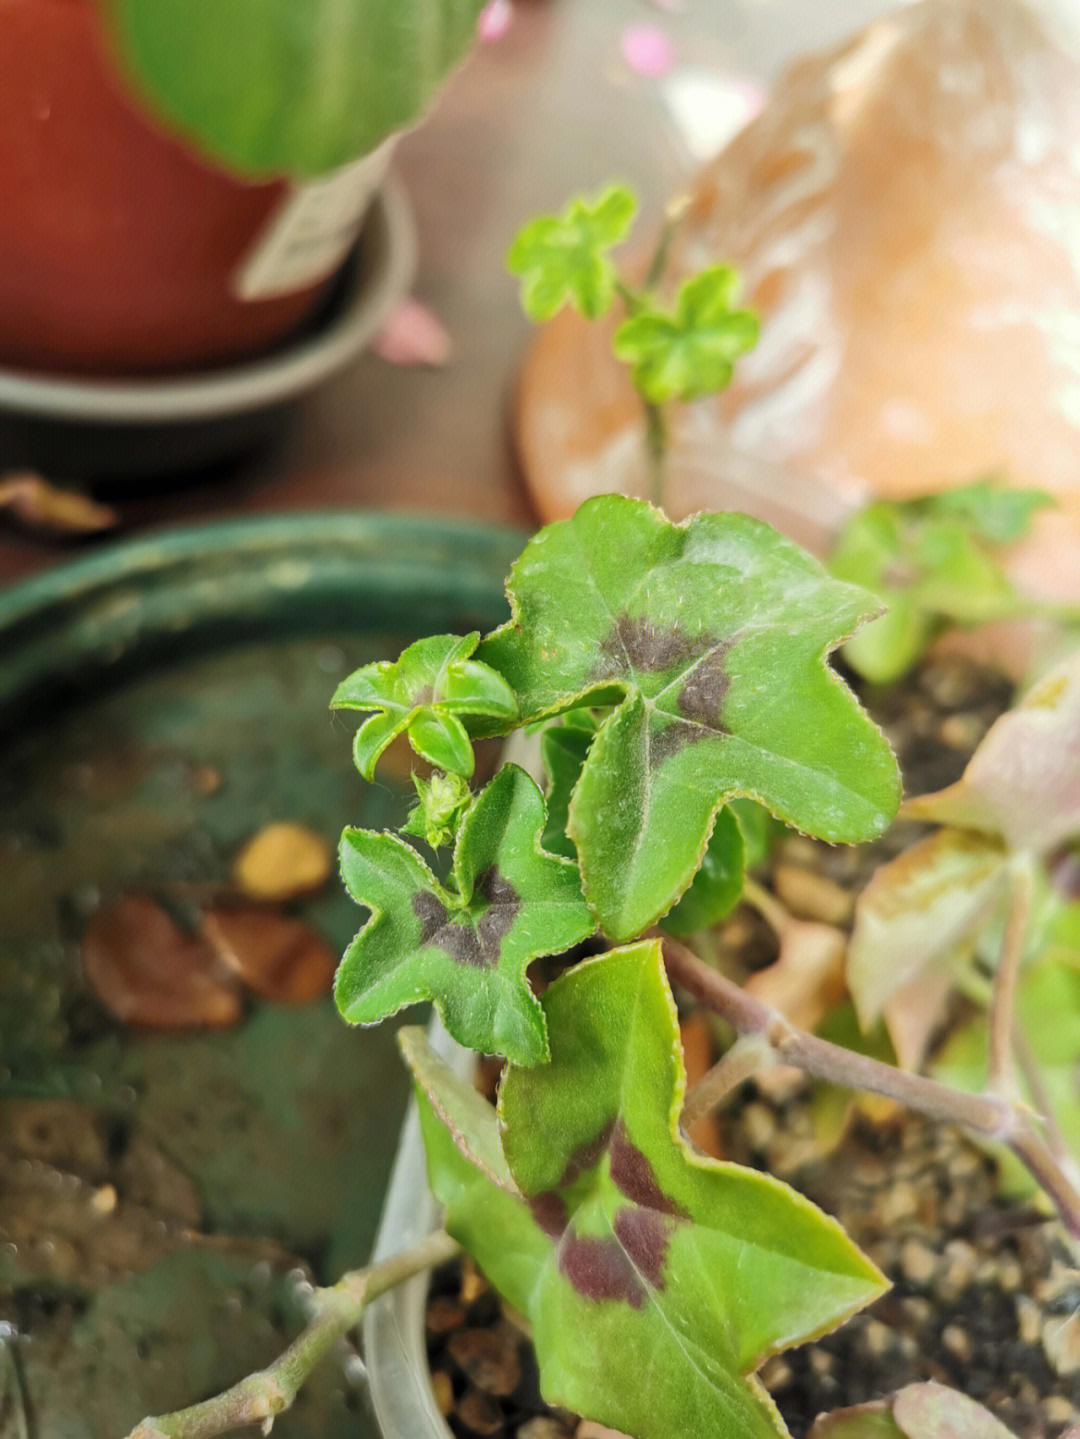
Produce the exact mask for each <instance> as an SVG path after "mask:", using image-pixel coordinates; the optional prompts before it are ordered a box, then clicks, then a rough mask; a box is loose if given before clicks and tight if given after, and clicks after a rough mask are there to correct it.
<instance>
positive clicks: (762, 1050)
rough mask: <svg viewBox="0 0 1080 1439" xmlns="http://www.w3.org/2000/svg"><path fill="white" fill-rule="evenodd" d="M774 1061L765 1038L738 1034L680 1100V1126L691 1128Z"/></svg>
mask: <svg viewBox="0 0 1080 1439" xmlns="http://www.w3.org/2000/svg"><path fill="white" fill-rule="evenodd" d="M775 1063H776V1053H775V1051H774V1050H773V1047H772V1045H771V1044H769V1042H768V1040H766V1039H763V1038H762V1037H761V1036H760V1035H757V1034H744V1035H740V1036H739V1038H738V1039H737V1040H736V1041H735V1043H734V1044H733V1045H732V1046H731V1048H730V1049H729V1050H728V1052H727V1053H726V1054H725V1055H724V1056H723V1058H722V1059H720V1060H718V1061H717V1062H716V1064H714V1065H713V1067H712V1068H711V1069H710V1070H709V1071H708V1073H706V1074H703V1075H702V1076H701V1078H700V1079H699V1080H698V1082H697V1083H696V1084H695V1085H694V1087H693V1089H691V1090H690V1091H689V1092H688V1093H687V1096H686V1099H685V1101H684V1103H683V1111H682V1126H683V1128H684V1129H693V1127H694V1125H695V1124H696V1123H697V1122H698V1120H699V1119H701V1118H703V1116H704V1115H706V1114H708V1113H709V1112H710V1111H711V1110H713V1109H715V1108H716V1107H717V1105H718V1104H720V1103H722V1101H723V1100H724V1099H726V1098H727V1096H728V1095H729V1094H731V1092H732V1091H733V1090H735V1089H738V1087H739V1085H740V1084H745V1083H746V1081H747V1080H748V1079H753V1077H754V1075H755V1074H759V1073H760V1072H761V1070H763V1069H768V1068H769V1067H770V1066H771V1065H773V1064H775Z"/></svg>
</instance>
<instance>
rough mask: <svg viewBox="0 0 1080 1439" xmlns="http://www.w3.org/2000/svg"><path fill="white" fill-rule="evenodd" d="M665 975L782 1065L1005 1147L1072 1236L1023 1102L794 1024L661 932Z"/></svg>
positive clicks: (1072, 1199)
mask: <svg viewBox="0 0 1080 1439" xmlns="http://www.w3.org/2000/svg"><path fill="white" fill-rule="evenodd" d="M662 938H663V945H664V959H665V962H666V964H667V971H668V974H669V976H670V977H671V979H672V980H673V981H674V982H675V983H677V984H680V985H682V987H683V988H684V989H686V990H687V991H688V992H689V993H690V994H692V995H693V996H694V998H695V999H697V1000H698V1001H699V1002H700V1003H701V1004H704V1005H705V1006H706V1008H708V1009H711V1010H713V1011H714V1012H715V1013H716V1014H719V1015H720V1016H721V1018H723V1019H726V1020H727V1022H728V1023H729V1024H730V1025H731V1026H732V1027H733V1028H734V1029H735V1030H736V1031H737V1032H738V1033H739V1034H741V1035H748V1036H759V1037H760V1038H761V1039H763V1040H765V1041H766V1042H767V1043H768V1044H769V1045H770V1046H771V1048H772V1049H773V1050H774V1052H775V1053H776V1055H777V1057H778V1058H779V1059H780V1061H781V1062H782V1063H784V1064H790V1065H793V1066H794V1067H795V1068H796V1069H801V1070H803V1071H804V1072H805V1073H807V1074H811V1075H813V1076H814V1077H815V1078H817V1079H827V1080H830V1081H831V1082H832V1083H833V1084H842V1085H844V1086H845V1087H846V1088H848V1089H861V1090H866V1091H868V1092H869V1093H871V1094H883V1095H885V1096H887V1097H888V1098H889V1099H896V1100H898V1101H899V1102H900V1103H901V1104H904V1105H906V1106H907V1107H908V1108H909V1109H914V1110H916V1111H917V1112H918V1113H920V1114H925V1115H927V1116H928V1117H929V1118H930V1119H936V1120H943V1121H945V1122H946V1123H950V1124H957V1125H960V1126H962V1127H963V1128H964V1129H968V1130H970V1131H971V1132H972V1133H974V1134H979V1135H981V1136H983V1137H984V1138H986V1139H994V1140H997V1141H998V1142H1000V1143H1003V1144H1007V1145H1008V1146H1009V1148H1010V1149H1011V1150H1012V1152H1013V1153H1014V1154H1015V1155H1016V1157H1017V1158H1018V1159H1019V1160H1020V1161H1021V1163H1022V1164H1024V1165H1025V1166H1026V1167H1027V1169H1028V1171H1029V1172H1030V1173H1031V1174H1032V1175H1033V1176H1034V1177H1035V1179H1037V1180H1038V1182H1039V1184H1040V1185H1041V1186H1042V1188H1043V1189H1044V1190H1045V1191H1046V1193H1047V1194H1048V1195H1049V1196H1050V1198H1051V1199H1052V1200H1053V1202H1054V1204H1055V1206H1056V1207H1057V1210H1058V1214H1059V1215H1060V1217H1061V1220H1062V1222H1063V1223H1064V1225H1065V1227H1066V1229H1067V1230H1068V1231H1069V1233H1070V1234H1071V1235H1072V1236H1073V1238H1074V1239H1080V1193H1078V1192H1077V1190H1076V1188H1075V1187H1074V1186H1073V1184H1072V1183H1071V1181H1070V1180H1069V1178H1068V1176H1067V1175H1066V1174H1065V1172H1064V1170H1063V1169H1062V1166H1061V1165H1060V1164H1059V1163H1058V1161H1057V1160H1056V1159H1055V1157H1054V1155H1053V1154H1052V1153H1051V1151H1050V1149H1049V1148H1048V1146H1047V1144H1046V1141H1045V1140H1044V1139H1043V1138H1042V1136H1041V1135H1040V1134H1039V1133H1038V1131H1037V1130H1036V1128H1035V1126H1034V1124H1033V1122H1032V1116H1031V1114H1030V1111H1029V1110H1028V1109H1027V1107H1026V1106H1024V1105H1020V1104H1015V1103H1012V1102H1011V1101H1009V1100H1007V1099H1005V1098H1002V1097H1000V1096H998V1095H981V1094H967V1093H965V1092H964V1091H963V1090H960V1089H951V1088H949V1087H948V1086H947V1085H944V1084H938V1083H937V1082H936V1081H934V1080H932V1079H927V1078H925V1076H923V1075H921V1074H909V1073H908V1072H907V1071H906V1070H902V1069H897V1068H896V1067H895V1066H894V1065H891V1064H883V1063H882V1062H881V1061H880V1060H877V1059H871V1058H870V1057H869V1056H868V1055H865V1054H855V1053H854V1052H853V1051H852V1050H849V1049H843V1048H842V1047H841V1046H840V1045H837V1044H830V1043H829V1042H828V1040H824V1039H818V1038H817V1036H816V1035H813V1034H806V1033H804V1032H803V1031H802V1030H799V1029H796V1028H795V1027H794V1025H792V1024H790V1023H789V1022H788V1020H786V1019H785V1018H784V1016H783V1015H782V1014H781V1013H780V1012H779V1010H776V1009H773V1008H772V1006H771V1005H768V1004H764V1003H763V1002H762V1001H761V1000H759V999H757V998H755V997H754V996H753V995H751V994H747V993H746V991H745V990H743V989H740V988H739V986H738V985H737V984H733V983H732V982H731V981H730V980H729V979H725V978H724V977H723V975H721V974H717V973H716V971H715V970H711V969H709V967H708V966H707V965H705V964H703V963H702V961H701V960H700V959H698V957H697V955H696V954H693V953H692V952H691V951H690V950H689V949H687V948H686V946H685V945H684V944H680V943H679V942H678V940H674V939H672V938H670V936H668V935H664V936H662Z"/></svg>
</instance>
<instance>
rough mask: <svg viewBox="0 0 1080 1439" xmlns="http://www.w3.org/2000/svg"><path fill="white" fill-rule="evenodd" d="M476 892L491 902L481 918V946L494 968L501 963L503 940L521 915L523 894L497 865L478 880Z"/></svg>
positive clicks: (478, 927) (478, 929)
mask: <svg viewBox="0 0 1080 1439" xmlns="http://www.w3.org/2000/svg"><path fill="white" fill-rule="evenodd" d="M475 893H476V894H478V895H479V896H480V898H481V899H483V900H486V901H487V906H488V907H487V909H486V910H485V911H484V913H483V914H482V915H481V917H480V922H479V924H478V925H477V932H478V933H479V936H480V948H481V949H482V950H483V952H484V954H485V956H487V962H488V963H489V964H490V965H491V966H492V967H494V966H495V965H497V964H498V962H499V954H500V952H501V950H502V942H503V939H504V938H505V937H506V935H507V934H509V933H510V930H511V929H512V928H513V926H514V920H515V919H517V917H518V912H519V910H520V909H521V896H520V895H519V894H518V892H517V890H516V889H515V888H514V886H513V885H512V884H511V883H510V881H509V880H508V879H507V878H506V876H505V875H504V874H502V873H500V871H499V869H498V866H497V865H494V864H493V865H490V866H489V867H488V868H487V869H485V870H484V872H483V874H482V875H480V877H479V878H478V879H477V881H476V888H475Z"/></svg>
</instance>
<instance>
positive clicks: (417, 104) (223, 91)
mask: <svg viewBox="0 0 1080 1439" xmlns="http://www.w3.org/2000/svg"><path fill="white" fill-rule="evenodd" d="M484 3H485V0H305V3H304V4H302V5H298V4H297V3H296V0H106V4H105V11H106V14H107V16H108V18H109V21H110V29H111V37H110V38H111V39H112V42H113V45H114V48H115V49H116V50H117V51H118V52H119V55H120V57H121V59H122V60H123V62H124V64H125V67H126V69H127V71H128V74H129V78H130V79H131V80H132V81H133V83H134V84H135V86H136V87H137V89H138V90H139V91H140V92H141V94H143V95H144V96H145V98H146V99H147V100H148V101H149V102H150V103H151V105H152V106H153V108H154V109H155V110H156V111H157V112H158V113H159V114H160V115H162V116H163V117H165V118H166V119H167V120H169V121H170V122H171V123H172V124H173V125H175V126H176V127H177V128H178V129H179V130H180V131H182V132H183V134H185V135H186V136H188V137H189V138H191V139H193V140H194V141H195V142H196V144H197V145H198V147H199V148H200V149H201V150H202V151H203V152H204V153H205V154H207V155H210V156H213V157H214V158H215V159H216V160H218V161H219V162H221V163H222V164H224V165H225V166H227V167H228V168H229V169H232V170H237V171H240V172H241V173H244V174H249V175H252V176H259V177H267V176H278V175H283V174H288V175H294V176H312V175H319V174H323V173H325V172H326V171H328V170H332V169H334V168H335V167H337V166H339V165H343V164H345V163H346V162H348V161H350V160H354V159H356V158H358V157H359V156H361V155H366V154H368V153H369V152H370V151H372V150H374V149H375V148H376V146H377V145H378V144H379V143H380V142H381V141H382V140H384V139H385V138H386V137H387V136H388V135H390V134H392V133H393V132H394V131H395V130H400V129H403V128H404V127H405V126H407V125H410V124H412V123H413V121H414V120H416V119H417V118H418V117H419V116H420V115H421V114H422V113H423V111H424V110H425V109H426V107H427V106H428V105H429V104H430V102H431V100H432V99H433V98H434V96H435V94H436V92H437V91H438V88H439V86H440V85H441V83H442V81H443V80H444V79H445V77H446V76H447V75H448V73H449V72H450V70H451V69H452V68H453V67H454V66H455V65H456V64H457V63H458V61H459V60H461V59H462V57H463V56H464V55H465V54H466V52H467V51H468V49H469V47H470V46H471V44H472V42H473V38H474V36H475V33H476V20H477V16H478V15H479V14H480V11H481V10H482V9H483V7H484Z"/></svg>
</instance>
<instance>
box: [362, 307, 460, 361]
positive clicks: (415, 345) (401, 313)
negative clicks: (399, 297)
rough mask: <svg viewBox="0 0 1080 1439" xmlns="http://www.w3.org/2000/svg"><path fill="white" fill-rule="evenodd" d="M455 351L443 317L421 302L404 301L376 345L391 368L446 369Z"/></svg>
mask: <svg viewBox="0 0 1080 1439" xmlns="http://www.w3.org/2000/svg"><path fill="white" fill-rule="evenodd" d="M452 348H453V346H452V343H451V340H450V336H449V335H448V334H447V332H446V330H445V328H444V327H443V324H442V322H441V320H440V319H439V317H438V316H437V315H436V314H435V313H434V312H433V311H432V310H429V309H428V307H427V306H426V305H422V304H421V303H420V301H419V300H414V299H411V298H410V299H408V300H403V301H402V302H401V304H400V305H399V306H398V307H397V309H396V310H395V311H394V313H393V314H392V315H391V316H390V318H389V320H387V322H386V324H385V325H384V326H383V328H382V331H381V333H380V334H379V337H378V339H377V340H376V341H375V353H376V354H377V355H378V356H379V358H380V359H383V360H386V362H387V363H388V364H391V365H445V364H446V362H447V360H449V358H450V351H451V349H452Z"/></svg>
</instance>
